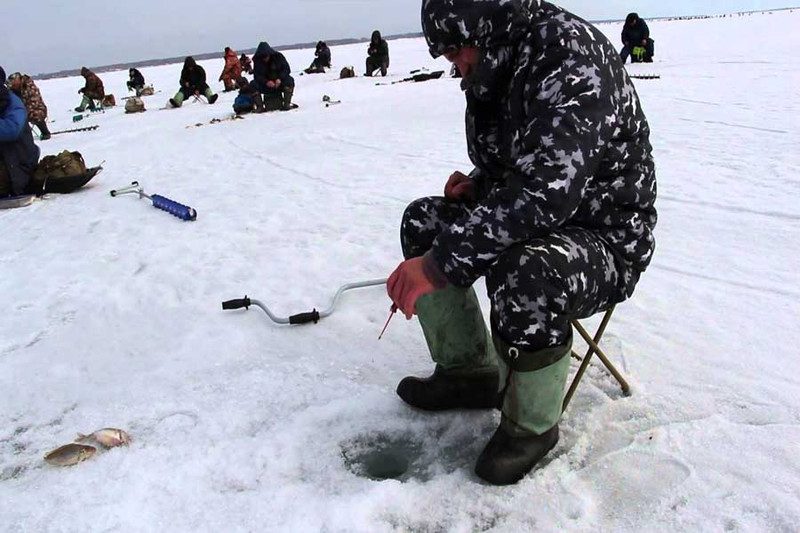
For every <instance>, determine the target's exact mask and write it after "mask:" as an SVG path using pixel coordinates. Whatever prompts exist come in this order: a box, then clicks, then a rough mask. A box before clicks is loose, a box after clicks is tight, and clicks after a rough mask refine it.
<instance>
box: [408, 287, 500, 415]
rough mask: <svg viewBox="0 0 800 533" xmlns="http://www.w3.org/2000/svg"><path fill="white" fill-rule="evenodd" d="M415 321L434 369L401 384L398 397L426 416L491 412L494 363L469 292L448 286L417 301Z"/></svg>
mask: <svg viewBox="0 0 800 533" xmlns="http://www.w3.org/2000/svg"><path fill="white" fill-rule="evenodd" d="M417 316H418V317H419V322H420V325H421V326H422V332H423V333H424V334H425V341H426V342H427V343H428V349H429V350H430V353H431V357H432V358H433V361H434V362H435V363H436V369H435V370H434V373H433V375H431V376H430V377H428V378H417V377H407V378H405V379H403V380H402V381H401V382H400V384H399V385H398V386H397V394H398V395H399V396H400V398H402V399H403V401H405V402H406V403H408V404H409V405H412V406H414V407H417V408H419V409H425V410H427V411H442V410H446V409H493V408H496V407H497V402H498V394H497V391H498V372H497V363H496V361H495V356H494V350H493V347H492V345H491V343H490V342H489V333H488V331H487V329H486V323H485V322H484V320H483V314H482V313H481V308H480V305H479V303H478V298H477V296H476V295H475V291H474V290H473V289H472V288H469V289H460V288H457V287H453V286H450V285H448V286H447V287H446V288H445V289H442V290H440V291H436V292H434V293H431V294H428V295H425V296H422V297H421V298H419V300H417Z"/></svg>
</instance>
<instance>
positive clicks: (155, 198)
mask: <svg viewBox="0 0 800 533" xmlns="http://www.w3.org/2000/svg"><path fill="white" fill-rule="evenodd" d="M150 200H152V202H153V207H155V208H157V209H161V210H162V211H166V212H167V213H169V214H170V215H172V216H175V217H178V218H180V219H182V220H186V221H189V222H191V221H193V220H197V211H195V210H194V209H192V208H191V207H189V206H186V205H183V204H179V203H178V202H176V201H174V200H170V199H169V198H166V197H164V196H160V195H158V194H154V195H152V196H151V197H150Z"/></svg>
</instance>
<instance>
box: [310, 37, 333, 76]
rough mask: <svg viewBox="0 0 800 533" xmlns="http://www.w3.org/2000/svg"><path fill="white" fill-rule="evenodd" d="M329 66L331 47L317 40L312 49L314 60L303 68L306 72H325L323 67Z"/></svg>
mask: <svg viewBox="0 0 800 533" xmlns="http://www.w3.org/2000/svg"><path fill="white" fill-rule="evenodd" d="M326 68H331V49H330V48H328V45H327V43H325V42H324V41H319V42H318V43H317V49H316V50H315V51H314V61H312V62H311V66H309V67H308V68H307V69H305V71H304V72H305V73H306V74H325V69H326Z"/></svg>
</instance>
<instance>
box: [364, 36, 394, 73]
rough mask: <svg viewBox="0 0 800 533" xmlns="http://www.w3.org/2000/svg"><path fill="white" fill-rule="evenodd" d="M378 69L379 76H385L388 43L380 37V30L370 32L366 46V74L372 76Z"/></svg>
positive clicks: (387, 66)
mask: <svg viewBox="0 0 800 533" xmlns="http://www.w3.org/2000/svg"><path fill="white" fill-rule="evenodd" d="M378 69H380V71H381V76H386V72H387V70H388V69H389V43H387V42H386V39H384V38H383V37H381V32H379V31H378V30H375V31H374V32H372V38H371V39H370V41H369V46H368V47H367V72H366V74H365V75H366V76H372V75H373V74H375V71H376V70H378Z"/></svg>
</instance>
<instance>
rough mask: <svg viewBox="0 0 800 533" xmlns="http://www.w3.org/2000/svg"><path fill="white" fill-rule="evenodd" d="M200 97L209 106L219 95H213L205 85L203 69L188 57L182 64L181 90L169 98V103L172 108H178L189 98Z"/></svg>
mask: <svg viewBox="0 0 800 533" xmlns="http://www.w3.org/2000/svg"><path fill="white" fill-rule="evenodd" d="M200 95H203V96H205V97H206V99H208V103H209V104H213V103H214V102H216V101H217V98H219V95H216V94H214V91H212V90H211V87H209V86H208V83H206V71H205V69H203V67H201V66H200V65H198V64H197V63H196V62H195V60H194V58H193V57H191V56H189V57H187V58H186V59H185V60H184V62H183V70H182V71H181V88H180V89H179V90H178V92H177V93H175V96H173V97H172V98H170V100H169V103H170V105H171V106H172V107H180V106H182V105H183V101H184V100H186V99H187V98H189V97H190V96H200Z"/></svg>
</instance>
